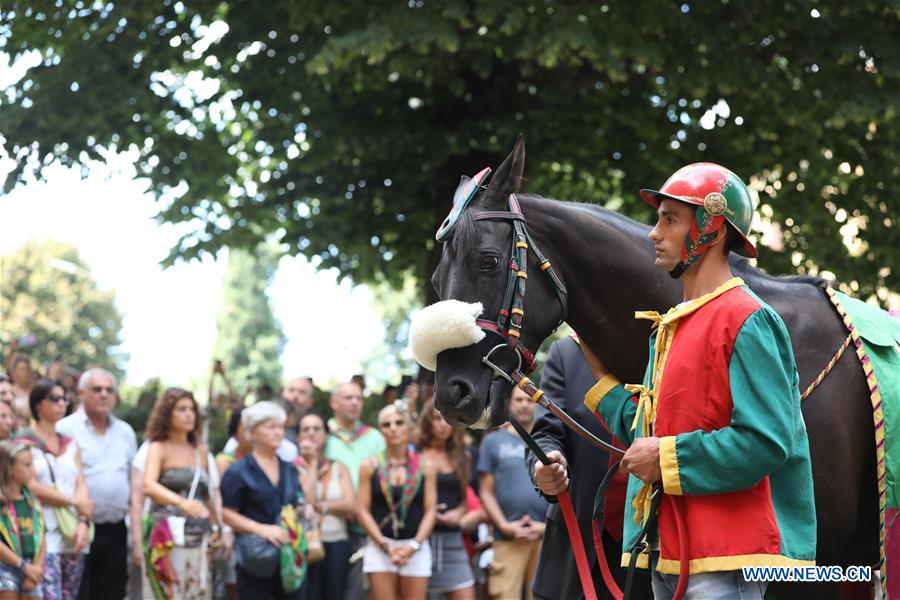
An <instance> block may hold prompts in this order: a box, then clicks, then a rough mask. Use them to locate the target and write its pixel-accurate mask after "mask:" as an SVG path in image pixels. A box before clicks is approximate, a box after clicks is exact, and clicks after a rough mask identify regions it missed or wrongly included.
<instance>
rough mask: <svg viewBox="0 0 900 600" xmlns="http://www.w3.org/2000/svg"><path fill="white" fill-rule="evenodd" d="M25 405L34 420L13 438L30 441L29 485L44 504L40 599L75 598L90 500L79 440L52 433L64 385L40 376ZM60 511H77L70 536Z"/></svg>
mask: <svg viewBox="0 0 900 600" xmlns="http://www.w3.org/2000/svg"><path fill="white" fill-rule="evenodd" d="M28 405H29V408H30V409H31V416H32V417H33V420H32V424H31V426H30V427H26V428H24V429H20V430H19V431H18V434H17V435H16V439H17V440H18V441H24V442H27V443H28V444H30V445H31V458H32V462H33V465H34V472H35V479H34V481H33V482H32V483H31V484H29V486H28V488H29V489H30V490H31V491H32V493H34V495H35V497H36V498H37V499H38V500H39V501H40V502H41V503H42V504H43V506H44V522H45V523H46V534H45V536H46V543H47V559H46V564H45V567H44V584H43V588H44V598H45V599H46V600H57V599H59V600H62V599H65V600H68V599H70V598H71V599H74V598H76V597H77V596H78V588H79V586H80V585H81V575H82V573H83V572H84V564H85V560H86V558H87V552H88V550H89V545H90V539H89V531H90V530H89V526H90V520H91V518H92V517H93V512H94V503H93V502H92V501H91V498H90V496H89V495H88V489H87V484H86V483H85V480H84V469H83V467H82V464H81V452H80V451H79V449H78V444H77V443H76V442H75V440H74V439H73V438H71V437H69V436H67V435H62V434H59V433H57V432H56V424H57V422H59V420H60V419H62V418H63V417H65V416H66V390H65V389H64V388H63V386H62V385H61V384H59V383H58V382H56V381H52V380H50V379H42V380H40V381H38V383H37V384H36V385H35V386H34V387H33V388H32V389H31V393H30V395H29V397H28ZM61 511H72V512H74V513H77V515H78V524H77V526H76V527H75V531H74V535H72V536H71V537H69V536H68V535H66V534H64V533H63V529H62V527H61V525H60V522H59V519H58V517H57V515H59V514H61ZM67 533H72V532H67Z"/></svg>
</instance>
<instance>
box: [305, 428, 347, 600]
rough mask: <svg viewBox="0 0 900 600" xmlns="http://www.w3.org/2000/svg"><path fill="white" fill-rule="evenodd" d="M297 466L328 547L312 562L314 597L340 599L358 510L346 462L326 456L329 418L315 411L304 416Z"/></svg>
mask: <svg viewBox="0 0 900 600" xmlns="http://www.w3.org/2000/svg"><path fill="white" fill-rule="evenodd" d="M298 425H299V435H298V441H299V442H300V456H299V457H298V458H297V461H296V463H297V468H298V470H299V471H300V484H301V486H302V487H303V495H304V497H305V498H306V499H307V505H309V504H312V506H313V508H315V516H314V520H315V521H317V522H318V526H319V534H320V536H321V539H322V545H323V546H324V548H325V558H323V559H322V560H321V561H320V562H316V563H312V564H310V565H309V592H308V594H309V598H310V600H319V598H322V599H323V600H340V599H341V598H343V596H344V580H345V579H347V572H348V571H349V563H348V561H349V559H350V539H349V536H348V535H347V516H348V515H351V514H353V513H354V512H355V511H356V503H355V502H354V500H353V484H352V483H351V481H350V472H349V471H348V470H347V467H346V465H344V464H343V463H340V462H337V461H330V460H328V459H326V458H325V456H324V454H323V453H324V449H325V434H326V433H327V432H326V430H325V419H324V417H322V415H320V414H318V413H314V412H308V413H306V414H305V415H304V416H303V418H302V419H300V423H299V424H298Z"/></svg>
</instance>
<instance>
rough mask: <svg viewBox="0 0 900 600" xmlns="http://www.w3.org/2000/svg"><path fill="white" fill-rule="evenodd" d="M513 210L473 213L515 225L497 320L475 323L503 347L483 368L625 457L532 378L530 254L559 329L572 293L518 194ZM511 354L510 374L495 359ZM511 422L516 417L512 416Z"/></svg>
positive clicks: (597, 443)
mask: <svg viewBox="0 0 900 600" xmlns="http://www.w3.org/2000/svg"><path fill="white" fill-rule="evenodd" d="M508 202H509V210H506V211H482V212H475V213H473V215H472V217H473V218H474V219H475V221H476V222H477V221H510V222H511V223H512V228H513V232H512V243H511V249H510V256H509V265H508V276H507V279H506V289H505V290H504V293H503V302H502V303H501V304H500V310H499V311H498V314H497V318H496V319H495V320H493V321H492V320H489V319H476V321H475V323H476V324H477V325H478V326H479V327H481V329H483V330H484V331H485V332H487V333H489V334H493V335H495V336H497V337H499V338H500V339H501V340H502V341H501V343H499V344H497V345H495V346H493V347H492V348H491V349H490V350H488V352H487V354H485V355H484V356H483V357H482V358H481V362H482V364H484V365H485V366H486V367H488V368H489V369H491V370H492V371H493V372H494V375H495V376H496V377H500V378H501V379H505V380H506V381H508V382H509V383H510V384H512V385H514V386H516V387H518V388H519V389H521V390H522V391H524V392H525V393H526V394H528V395H529V396H530V397H531V400H532V401H533V402H536V403H537V404H540V405H541V406H543V407H544V408H546V409H547V410H549V411H551V412H552V413H554V414H555V415H556V416H557V417H559V418H560V419H561V420H562V421H563V422H564V423H565V424H566V425H567V426H568V427H570V428H572V429H573V430H575V431H576V432H577V433H578V434H579V435H581V436H583V437H584V438H586V439H587V440H588V441H589V442H590V443H591V444H593V445H594V446H596V447H598V448H600V449H601V450H603V451H604V452H607V453H609V454H612V455H613V456H622V455H623V454H624V452H623V451H622V450H621V449H619V448H616V447H615V446H613V445H611V444H609V443H607V442H605V441H603V440H601V439H600V438H598V437H597V436H595V435H594V434H592V433H591V432H590V431H588V430H587V429H585V428H584V427H583V426H582V425H581V424H580V423H578V422H577V421H575V420H574V419H572V417H570V416H569V414H568V413H567V412H566V411H564V410H563V409H562V408H560V407H559V406H557V405H556V404H555V403H554V402H552V401H551V400H549V399H548V398H546V397H544V392H543V390H541V389H540V388H538V387H537V385H536V384H535V383H534V382H533V381H532V380H531V379H530V378H529V377H528V375H530V374H531V373H532V372H534V369H535V367H536V364H537V361H536V360H535V355H534V352H532V351H531V350H529V349H528V347H527V346H525V344H524V343H523V342H522V339H521V338H522V326H523V324H524V322H525V286H526V284H527V282H528V250H529V249H530V250H531V251H532V252H533V253H534V256H535V259H536V262H537V266H538V268H539V269H540V270H541V272H542V273H544V274H545V275H546V276H547V277H548V278H549V280H550V284H551V286H552V287H553V290H554V291H555V292H556V299H557V300H558V302H559V305H560V308H561V309H562V311H561V313H560V317H559V319H558V321H557V323H556V326H555V327H554V329H555V328H556V327H559V326H560V325H562V324H563V323H564V322H565V320H566V317H567V315H568V312H569V301H568V297H569V295H568V292H567V291H566V286H565V285H564V284H563V282H562V279H560V277H559V275H557V273H556V271H555V270H554V269H553V265H552V264H551V262H550V259H548V258H547V257H546V255H545V254H544V253H543V252H541V250H540V248H539V247H538V245H537V244H536V243H535V241H534V238H532V237H531V234H530V233H529V232H528V226H527V222H526V221H525V215H524V214H523V213H522V209H521V207H520V205H519V199H518V198H517V197H516V195H515V194H510V195H509V199H508ZM504 348H505V349H508V350H510V351H511V352H512V353H513V354H514V355H515V357H516V363H517V364H516V366H515V367H514V368H512V369H510V370H508V371H507V370H506V369H504V368H503V367H501V366H500V365H498V364H497V362H496V360H494V359H493V355H494V353H495V352H496V351H498V350H501V349H504ZM510 420H512V416H511V415H510Z"/></svg>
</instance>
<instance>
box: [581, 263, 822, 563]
mask: <svg viewBox="0 0 900 600" xmlns="http://www.w3.org/2000/svg"><path fill="white" fill-rule="evenodd" d="M638 317H639V318H646V319H650V320H652V321H654V323H655V325H656V329H655V331H654V332H653V335H652V336H651V338H650V364H649V366H648V369H647V373H646V376H645V378H644V383H643V385H641V386H624V385H622V384H621V383H620V382H619V381H618V380H616V379H615V377H613V376H611V375H608V376H606V377H604V378H603V379H601V380H600V381H599V382H597V384H596V385H595V386H594V387H593V388H591V390H590V391H589V392H588V394H587V395H586V396H585V404H586V405H587V407H588V409H590V410H591V411H592V412H594V413H595V414H596V415H597V416H599V417H600V418H601V419H603V421H605V422H606V424H607V426H608V427H609V429H610V431H611V432H612V433H613V435H615V436H616V437H618V438H619V439H621V440H623V441H624V442H625V443H626V444H629V445H630V444H631V442H632V441H633V440H634V439H635V438H639V437H647V436H649V435H655V436H658V437H660V448H659V450H660V467H661V469H662V481H663V491H664V492H665V493H666V494H670V495H673V496H680V498H676V500H677V501H678V502H679V507H680V510H681V511H682V515H683V518H684V521H685V525H686V527H685V529H686V531H687V535H688V538H689V539H688V548H689V559H690V561H691V562H690V572H691V573H692V574H693V573H702V572H707V571H726V570H735V569H739V568H741V567H743V566H752V565H764V566H768V565H796V566H804V565H813V564H815V563H814V560H815V553H816V517H815V502H814V498H813V485H812V469H811V466H810V458H809V443H808V441H807V437H806V426H805V425H804V423H803V417H802V415H801V414H800V391H799V380H798V377H797V369H796V367H795V364H794V357H793V353H792V351H791V345H790V339H789V337H788V333H787V330H786V329H785V327H784V324H783V323H782V321H781V319H780V317H778V315H777V314H776V313H775V311H774V310H772V308H770V307H769V306H768V305H766V304H765V303H764V302H763V301H762V300H760V299H759V298H758V297H757V296H756V295H755V294H753V292H751V291H750V290H749V289H748V288H747V287H746V286H745V285H744V282H743V281H742V280H741V279H739V278H734V279H731V280H730V281H728V282H727V283H725V284H724V285H723V286H721V287H720V288H718V289H717V290H715V291H714V292H712V293H710V294H708V295H706V296H702V297H700V298H697V299H696V300H693V301H691V302H688V303H686V304H684V305H680V306H677V307H675V308H673V309H672V310H670V311H669V312H668V313H666V314H665V315H659V314H657V313H638ZM648 492H649V488H648V486H646V485H645V484H643V482H641V481H640V480H639V479H637V478H636V477H634V476H631V477H629V481H628V493H627V499H626V503H625V531H624V547H625V548H626V549H627V548H631V547H632V545H633V544H634V542H635V538H636V537H637V534H638V532H639V530H640V527H641V524H642V523H643V519H646V518H647V516H648V515H647V511H648V510H649V493H648ZM671 511H672V506H671V504H670V503H667V502H666V503H661V504H660V512H659V542H660V561H659V564H658V570H659V571H661V572H663V573H669V574H677V573H678V572H679V562H680V560H681V557H680V556H679V555H678V538H677V533H676V530H675V522H674V516H673V514H672V512H671ZM625 562H627V561H625ZM638 566H644V567H645V568H646V567H648V566H649V563H648V561H647V557H646V556H643V557H642V558H641V559H639V562H638Z"/></svg>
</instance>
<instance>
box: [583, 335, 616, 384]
mask: <svg viewBox="0 0 900 600" xmlns="http://www.w3.org/2000/svg"><path fill="white" fill-rule="evenodd" d="M578 339H579V343H578V345H579V346H581V353H582V354H584V360H586V361H587V364H588V366H589V367H590V368H591V374H592V375H593V376H594V380H595V381H600V380H601V379H603V376H604V375H607V374H609V369H607V368H606V365H604V364H603V361H602V360H600V357H598V356H597V355H596V354H594V351H593V350H591V349H590V348H588V345H587V344H586V343H585V341H584V338H583V337H581V336H578Z"/></svg>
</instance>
